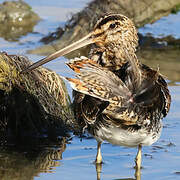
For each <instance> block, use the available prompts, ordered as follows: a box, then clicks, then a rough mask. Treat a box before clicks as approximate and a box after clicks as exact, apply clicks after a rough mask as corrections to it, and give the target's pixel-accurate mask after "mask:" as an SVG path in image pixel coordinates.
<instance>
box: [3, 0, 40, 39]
mask: <svg viewBox="0 0 180 180" xmlns="http://www.w3.org/2000/svg"><path fill="white" fill-rule="evenodd" d="M39 20H40V18H39V16H38V15H37V14H36V13H35V12H33V11H32V9H31V7H30V6H29V5H28V4H27V3H25V2H24V1H22V0H19V1H5V2H3V3H2V4H0V25H1V28H0V36H1V37H3V38H4V39H6V40H9V41H14V40H16V39H17V38H19V37H20V36H22V35H26V34H27V33H28V32H32V31H33V27H34V26H35V25H36V24H37V22H38V21H39Z"/></svg>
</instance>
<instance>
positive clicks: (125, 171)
mask: <svg viewBox="0 0 180 180" xmlns="http://www.w3.org/2000/svg"><path fill="white" fill-rule="evenodd" d="M88 1H89V0H71V1H59V0H49V1H48V0H46V1H44V0H38V1H33V0H27V1H26V2H27V3H29V4H30V5H31V6H32V8H33V10H34V11H36V12H37V13H38V14H39V16H40V17H41V19H42V20H41V21H40V22H39V23H38V24H37V25H36V26H35V27H34V30H33V32H32V33H29V34H27V35H26V36H22V37H21V38H20V39H19V40H18V41H15V42H8V41H5V40H4V39H3V38H0V49H1V50H2V51H7V52H8V53H9V54H23V55H26V56H28V57H29V58H30V59H31V60H33V61H36V60H38V59H40V58H41V57H40V56H37V55H30V54H27V53H26V52H27V50H28V49H32V48H34V47H36V46H39V45H40V43H39V42H38V41H39V40H40V38H41V37H43V36H44V35H46V34H48V32H50V31H54V30H55V29H56V28H57V27H58V26H59V25H63V24H64V23H65V21H66V20H67V19H68V17H70V15H71V13H75V12H77V11H79V10H80V9H82V8H83V7H84V6H85V5H86V3H87V2H88ZM0 2H2V1H0ZM179 22H180V13H178V14H177V15H170V16H168V17H164V18H162V19H161V20H159V21H157V22H156V23H154V24H153V25H146V26H145V27H144V28H141V29H140V32H141V33H144V34H146V33H152V34H153V36H166V35H173V36H174V37H176V38H179V37H180V34H179ZM156 53H157V52H156ZM166 53H167V54H166ZM171 53H172V51H171ZM159 54H160V53H157V55H159ZM141 57H142V59H143V62H144V63H145V64H148V65H150V66H153V67H154V68H156V67H159V68H160V71H161V69H162V71H163V74H165V75H166V76H167V81H168V82H169V85H170V87H169V89H170V92H171V94H172V106H171V110H170V113H169V114H168V116H167V117H166V118H165V119H164V120H163V122H164V128H163V132H162V136H161V138H160V139H159V141H158V142H156V143H155V144H153V145H152V146H150V147H143V161H142V165H143V168H142V170H141V174H142V175H141V179H142V180H152V179H153V180H170V179H173V180H176V179H177V180H178V179H180V141H179V139H180V132H179V129H180V121H179V118H180V111H179V107H180V87H179V84H180V70H179V69H180V68H179V67H180V62H179V60H180V59H179V57H180V56H179V55H178V53H177V52H176V53H172V54H171V56H170V52H166V51H164V52H163V59H162V58H159V56H155V53H154V52H152V51H151V54H150V51H149V52H148V51H147V52H144V54H143V55H141ZM155 57H156V58H155ZM160 57H162V56H160ZM60 59H61V60H60ZM151 60H152V61H151ZM65 61H67V60H66V59H65V58H59V59H57V60H55V61H53V62H51V63H48V64H46V65H45V66H46V67H49V68H50V69H52V70H55V71H56V72H57V73H59V74H61V75H66V76H71V75H72V72H71V71H70V70H69V69H68V68H67V67H66V66H65V64H64V62H65ZM68 89H69V92H70V93H71V89H70V87H69V86H68ZM102 153H103V160H104V164H103V166H102V172H101V174H100V175H101V179H103V180H128V179H129V180H130V179H135V177H134V174H135V169H134V168H133V167H134V158H135V156H136V153H137V149H135V148H126V147H119V146H113V145H111V144H109V143H104V144H103V145H102ZM95 155H96V141H95V140H94V139H93V138H85V139H83V140H82V141H80V139H79V138H77V137H73V139H72V140H69V141H68V143H67V144H66V143H63V146H62V145H59V146H52V145H51V146H43V147H39V148H34V147H28V148H20V149H19V148H14V147H13V148H12V147H11V148H6V149H4V148H2V149H0V162H1V163H0V164H1V165H0V177H1V178H0V179H18V180H19V179H35V180H49V179H53V180H59V179H63V180H72V179H78V180H84V179H86V180H92V179H96V178H97V174H96V167H95V165H94V163H93V161H94V159H95Z"/></svg>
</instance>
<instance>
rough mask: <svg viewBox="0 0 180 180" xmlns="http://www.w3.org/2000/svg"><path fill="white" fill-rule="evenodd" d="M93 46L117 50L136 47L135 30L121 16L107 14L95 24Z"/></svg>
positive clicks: (124, 17) (125, 18)
mask: <svg viewBox="0 0 180 180" xmlns="http://www.w3.org/2000/svg"><path fill="white" fill-rule="evenodd" d="M92 34H93V36H94V41H95V44H96V45H98V46H105V47H107V46H111V48H112V47H113V45H114V47H117V45H120V47H119V48H121V47H122V46H123V47H127V48H128V47H131V48H134V49H136V47H137V45H138V37H137V30H136V28H135V26H134V24H133V22H132V21H131V20H130V19H129V18H127V17H126V16H124V15H121V14H107V15H104V16H103V17H101V18H100V19H99V20H98V22H97V23H96V25H95V27H94V30H93V32H92Z"/></svg>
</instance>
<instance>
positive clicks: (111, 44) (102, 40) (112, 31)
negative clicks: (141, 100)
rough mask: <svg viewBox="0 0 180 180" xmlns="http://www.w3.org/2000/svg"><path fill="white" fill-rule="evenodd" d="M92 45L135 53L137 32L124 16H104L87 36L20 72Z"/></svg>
mask: <svg viewBox="0 0 180 180" xmlns="http://www.w3.org/2000/svg"><path fill="white" fill-rule="evenodd" d="M93 43H95V44H96V45H97V46H99V47H104V48H107V49H108V48H109V49H111V51H113V50H114V51H119V50H120V51H121V50H122V49H123V48H125V49H126V50H130V51H135V49H136V46H137V45H138V37H137V31H136V28H135V26H134V24H133V22H132V21H131V20H130V19H129V18H127V17H126V16H123V15H121V14H112V13H111V14H107V15H104V16H103V17H101V18H100V19H99V20H98V21H97V23H96V25H95V27H94V29H93V31H92V32H90V33H89V34H88V35H87V36H85V37H83V38H82V39H80V40H79V41H77V42H74V43H72V44H71V45H69V46H67V47H65V48H63V49H61V50H59V51H57V52H55V53H53V54H51V55H49V56H47V57H45V58H44V59H42V60H40V61H38V62H36V63H34V64H32V65H31V66H29V67H28V68H27V69H25V70H24V71H22V72H27V71H31V70H33V69H35V68H37V67H38V66H40V65H43V64H45V63H47V62H49V61H51V60H53V59H55V58H57V57H59V56H63V55H65V54H68V53H70V52H72V51H74V50H76V49H79V48H81V47H84V46H86V45H88V44H93ZM120 48H121V49H120Z"/></svg>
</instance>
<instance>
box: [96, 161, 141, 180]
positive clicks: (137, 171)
mask: <svg viewBox="0 0 180 180" xmlns="http://www.w3.org/2000/svg"><path fill="white" fill-rule="evenodd" d="M102 166H103V164H96V174H97V180H101V172H102ZM134 176H135V178H121V179H116V180H141V169H139V168H137V167H135V174H134Z"/></svg>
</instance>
